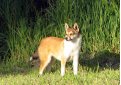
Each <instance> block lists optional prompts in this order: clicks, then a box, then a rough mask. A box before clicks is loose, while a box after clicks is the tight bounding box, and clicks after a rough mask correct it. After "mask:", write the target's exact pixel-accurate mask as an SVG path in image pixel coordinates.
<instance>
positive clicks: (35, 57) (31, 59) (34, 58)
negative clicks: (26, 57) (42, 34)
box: [30, 51, 39, 61]
mask: <svg viewBox="0 0 121 85" xmlns="http://www.w3.org/2000/svg"><path fill="white" fill-rule="evenodd" d="M37 59H39V56H38V51H35V52H34V54H33V55H32V56H31V57H30V61H33V60H37Z"/></svg>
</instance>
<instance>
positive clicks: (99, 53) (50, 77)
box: [0, 0, 120, 85]
mask: <svg viewBox="0 0 121 85" xmlns="http://www.w3.org/2000/svg"><path fill="white" fill-rule="evenodd" d="M119 2H120V1H119V0H56V1H54V0H52V1H51V2H48V3H49V7H48V8H46V9H44V14H43V13H42V12H41V11H40V10H37V9H36V5H35V4H34V0H1V2H0V54H1V55H0V61H1V63H0V82H2V83H0V84H3V85H6V84H7V85H13V84H14V85H17V84H20V85H23V84H29V83H30V84H31V85H32V84H35V83H37V84H38V85H39V83H41V84H52V85H53V84H58V83H59V84H75V85H78V84H79V85H80V84H82V85H89V84H92V85H96V84H100V85H102V84H106V85H118V84H119V62H120V61H119V59H120V57H119V52H120V50H119V44H120V42H119V38H120V32H119V30H120V24H119V22H120V18H119V13H120V11H119V5H120V4H119ZM33 16H34V17H33ZM65 22H67V23H69V25H71V26H72V25H73V23H74V22H77V23H78V25H79V28H80V32H81V34H82V35H83V41H82V50H81V51H80V66H79V75H78V76H77V77H74V76H73V74H72V69H71V65H70V64H69V66H68V67H67V69H68V70H67V74H66V75H65V77H64V78H62V77H61V76H60V67H59V66H58V65H60V63H58V62H57V65H55V66H54V68H53V70H56V71H55V72H53V73H45V75H43V76H42V77H37V76H38V70H37V69H34V70H33V69H32V68H30V66H29V62H28V60H29V57H30V56H31V54H33V52H34V50H36V48H37V46H38V45H39V41H40V40H41V39H42V38H43V37H47V36H57V37H64V33H65V32H64V23H65ZM46 79H47V81H45V80H46ZM5 82H6V83H5Z"/></svg>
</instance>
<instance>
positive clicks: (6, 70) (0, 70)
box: [0, 62, 32, 76]
mask: <svg viewBox="0 0 121 85" xmlns="http://www.w3.org/2000/svg"><path fill="white" fill-rule="evenodd" d="M31 70H32V69H31V68H30V65H29V64H27V63H25V64H24V65H23V63H22V64H19V65H18V64H14V65H13V64H12V63H10V62H9V63H6V64H5V63H1V64H0V76H5V75H6V76H7V75H17V74H21V75H26V74H28V73H29V72H30V71H31Z"/></svg>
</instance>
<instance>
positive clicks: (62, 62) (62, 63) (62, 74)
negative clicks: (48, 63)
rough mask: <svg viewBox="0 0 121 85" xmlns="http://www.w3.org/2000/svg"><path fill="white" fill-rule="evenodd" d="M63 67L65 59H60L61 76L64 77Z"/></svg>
mask: <svg viewBox="0 0 121 85" xmlns="http://www.w3.org/2000/svg"><path fill="white" fill-rule="evenodd" d="M65 65H66V59H64V58H62V60H61V76H64V74H65Z"/></svg>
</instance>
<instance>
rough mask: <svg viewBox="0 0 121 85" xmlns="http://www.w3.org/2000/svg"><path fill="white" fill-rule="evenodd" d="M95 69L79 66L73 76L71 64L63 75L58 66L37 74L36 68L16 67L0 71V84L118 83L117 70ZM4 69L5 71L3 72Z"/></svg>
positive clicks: (74, 84)
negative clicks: (40, 74) (75, 74)
mask: <svg viewBox="0 0 121 85" xmlns="http://www.w3.org/2000/svg"><path fill="white" fill-rule="evenodd" d="M95 68H96V70H94V69H91V68H89V67H85V66H81V65H80V66H79V71H78V75H77V76H74V75H73V72H72V67H71V65H68V66H67V67H66V74H65V76H64V77H61V75H60V66H58V68H56V70H55V69H52V70H53V71H52V72H45V73H44V75H42V76H39V75H38V69H37V68H36V69H35V68H29V67H28V68H20V67H19V68H18V67H14V69H13V70H7V71H6V70H4V72H3V73H1V72H0V85H18V84H19V85H28V84H29V85H97V84H98V85H119V76H120V72H119V70H118V69H117V70H114V69H104V70H100V68H98V67H95ZM5 71H6V72H5Z"/></svg>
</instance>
